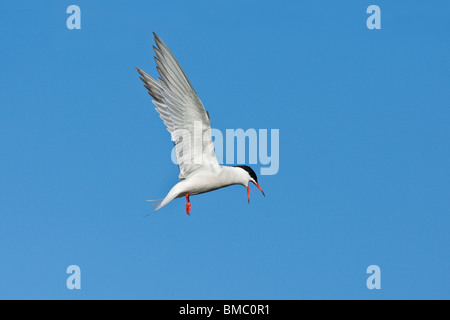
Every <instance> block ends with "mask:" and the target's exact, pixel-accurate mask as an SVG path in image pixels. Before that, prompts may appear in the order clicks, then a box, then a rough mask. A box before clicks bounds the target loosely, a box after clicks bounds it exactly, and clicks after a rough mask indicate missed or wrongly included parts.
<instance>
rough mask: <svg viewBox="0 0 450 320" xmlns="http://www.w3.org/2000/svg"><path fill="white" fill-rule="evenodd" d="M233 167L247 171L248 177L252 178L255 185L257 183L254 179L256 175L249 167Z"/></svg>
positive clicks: (256, 179)
mask: <svg viewBox="0 0 450 320" xmlns="http://www.w3.org/2000/svg"><path fill="white" fill-rule="evenodd" d="M235 167H238V168H242V169H244V170H245V171H247V172H248V174H249V175H250V177H252V178H253V180H255V181H256V183H258V178H257V177H256V173H255V171H253V169H252V168H250V167H249V166H235Z"/></svg>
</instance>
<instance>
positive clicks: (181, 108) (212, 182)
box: [136, 33, 265, 214]
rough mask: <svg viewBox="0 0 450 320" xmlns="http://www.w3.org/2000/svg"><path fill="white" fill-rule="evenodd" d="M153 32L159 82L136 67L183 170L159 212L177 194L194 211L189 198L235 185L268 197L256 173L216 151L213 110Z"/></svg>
mask: <svg viewBox="0 0 450 320" xmlns="http://www.w3.org/2000/svg"><path fill="white" fill-rule="evenodd" d="M153 35H154V37H155V43H156V47H155V46H154V47H153V50H154V51H155V55H156V56H155V57H154V58H155V62H156V69H157V71H158V73H159V76H160V77H159V78H158V79H157V80H155V79H154V78H152V77H151V76H149V75H148V74H147V73H145V72H144V71H142V70H141V69H139V68H137V67H136V69H137V71H138V72H139V74H140V75H141V77H140V79H141V80H142V81H143V82H144V87H145V88H147V90H148V93H149V94H150V96H151V97H152V98H153V103H154V104H155V106H156V111H157V112H158V113H159V115H160V117H161V119H162V120H163V122H164V124H165V125H166V126H167V130H168V131H169V132H170V134H171V138H172V141H173V142H174V144H175V154H176V157H177V163H178V167H179V169H180V174H179V179H180V182H178V183H177V184H176V185H175V186H174V187H173V188H172V189H171V190H170V191H169V193H168V194H167V195H166V197H165V198H164V199H163V200H161V201H158V202H157V203H156V204H155V211H157V210H159V209H161V208H162V207H164V206H165V205H167V204H168V203H169V202H171V201H172V200H174V199H176V198H181V197H186V213H187V214H190V213H191V202H190V200H189V197H190V196H193V195H197V194H201V193H205V192H209V191H213V190H217V189H220V188H224V187H228V186H231V185H234V184H237V185H243V186H244V187H246V188H247V198H248V202H250V188H249V183H250V182H252V183H253V184H255V185H256V187H257V188H258V189H259V190H260V191H261V192H262V194H263V195H264V192H263V190H262V189H261V187H260V185H259V184H258V178H257V176H256V174H255V172H254V171H253V170H252V169H251V168H250V167H249V166H244V165H242V166H221V165H219V162H218V161H217V157H216V155H215V153H214V146H213V141H212V136H211V122H210V118H209V113H208V112H207V111H206V110H205V108H204V107H203V104H202V102H201V101H200V99H199V97H198V96H197V93H196V92H195V90H194V88H193V87H192V85H191V83H190V82H189V79H188V78H187V76H186V74H185V73H184V71H183V69H181V66H180V64H179V63H178V61H177V60H176V59H175V57H174V56H173V54H172V52H171V51H170V50H169V48H168V47H167V46H166V44H165V43H164V42H163V41H162V40H161V38H160V37H158V36H157V35H156V34H155V33H153ZM264 196H265V195H264Z"/></svg>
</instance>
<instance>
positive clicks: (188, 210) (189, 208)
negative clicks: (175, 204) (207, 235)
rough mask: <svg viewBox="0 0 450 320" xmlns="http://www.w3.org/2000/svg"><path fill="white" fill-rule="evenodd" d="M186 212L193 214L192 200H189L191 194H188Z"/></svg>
mask: <svg viewBox="0 0 450 320" xmlns="http://www.w3.org/2000/svg"><path fill="white" fill-rule="evenodd" d="M186 213H187V214H191V202H190V201H189V195H188V194H187V195H186Z"/></svg>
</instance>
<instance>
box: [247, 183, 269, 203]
mask: <svg viewBox="0 0 450 320" xmlns="http://www.w3.org/2000/svg"><path fill="white" fill-rule="evenodd" d="M251 182H252V183H253V184H254V185H255V186H256V187H258V189H259V191H261V193H262V194H263V196H264V197H265V196H266V195H265V194H264V191H263V189H261V187H260V186H259V184H257V183H256V182H253V181H251ZM247 198H248V202H249V203H250V187H249V186H248V185H247Z"/></svg>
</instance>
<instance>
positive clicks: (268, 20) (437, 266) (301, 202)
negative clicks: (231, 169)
mask: <svg viewBox="0 0 450 320" xmlns="http://www.w3.org/2000/svg"><path fill="white" fill-rule="evenodd" d="M71 4H76V5H78V6H80V8H81V30H68V29H67V28H66V19H67V17H68V16H69V15H68V14H66V8H67V7H68V6H69V5H71ZM371 4H376V5H379V6H380V8H381V19H382V20H381V26H382V29H381V30H368V29H367V27H366V19H367V18H368V16H369V15H368V14H366V8H367V7H368V6H369V5H371ZM449 11H450V4H449V2H448V1H433V2H429V1H395V2H393V1H379V0H377V1H356V0H355V1H261V0H260V1H133V2H124V1H95V2H94V3H93V2H92V1H82V0H77V1H45V2H40V3H37V2H36V3H34V2H32V3H30V2H26V1H14V2H12V1H8V2H6V3H4V4H3V5H2V15H1V19H0V28H1V30H2V32H1V33H0V40H1V43H2V45H1V46H0V56H1V66H2V72H1V73H0V81H1V86H0V104H1V116H0V130H1V135H0V148H1V153H0V174H1V179H0V209H1V218H2V222H1V223H0V255H1V263H0V298H2V299H5V298H19V299H31V298H37V299H352V298H354V299H418V298H441V299H442V298H446V299H449V298H450V294H449V285H450V275H449V272H448V271H449V270H450V250H449V248H448V247H449V243H450V233H449V224H450V217H449V190H450V189H449V183H450V179H449V178H450V175H449V173H450V172H449V161H448V159H449V138H450V135H449V120H450V118H449V116H450V111H449V104H448V101H449V99H450V94H449V93H450V90H449V88H448V84H449V80H450V79H449V54H450V52H449V49H450V44H449V41H448V32H449V28H448V12H449ZM152 31H155V32H157V33H158V34H159V35H160V36H161V37H162V39H163V40H164V41H165V42H166V43H167V45H168V46H169V47H170V48H171V50H172V51H173V52H174V54H175V56H176V57H177V59H178V60H179V61H180V63H181V65H182V66H183V68H184V70H185V72H186V73H187V75H188V76H189V78H190V80H191V82H192V84H193V85H194V87H195V89H196V91H197V93H198V94H199V96H200V98H201V99H202V101H203V103H204V105H205V106H206V109H207V110H208V111H209V113H210V115H211V118H212V124H213V126H214V127H215V128H218V129H221V130H225V129H228V128H233V129H234V128H243V129H248V128H256V129H279V130H280V169H279V172H278V174H276V175H273V176H260V177H259V181H260V184H261V186H262V187H263V189H264V191H265V193H266V195H267V196H266V198H263V197H262V196H261V195H260V194H259V191H257V190H256V188H253V189H254V190H253V191H254V192H252V201H251V203H250V204H247V199H246V192H245V188H243V187H241V186H234V187H229V188H226V189H223V190H218V191H214V192H211V193H207V194H204V195H201V196H195V197H192V198H191V200H192V215H191V216H187V215H186V214H185V212H184V206H185V202H184V200H183V199H179V200H176V201H174V202H172V203H171V204H169V205H168V206H167V207H165V208H163V209H161V211H159V212H158V214H156V215H152V216H150V217H144V216H145V215H146V214H147V213H149V212H150V211H151V205H150V204H149V203H148V202H145V200H146V199H155V198H161V197H163V196H164V195H165V194H166V192H168V190H169V189H170V188H171V186H172V185H173V184H175V183H176V182H177V175H178V172H177V167H176V166H175V165H173V164H172V163H171V161H170V151H171V148H172V144H171V142H170V138H169V134H168V133H167V131H166V130H165V128H164V126H163V124H162V122H161V120H160V119H159V117H158V115H157V113H156V112H155V111H154V108H153V105H152V104H151V100H150V98H149V96H148V94H147V93H146V90H145V89H144V88H143V87H142V84H141V82H140V80H139V79H138V74H137V72H136V70H135V69H134V66H139V67H140V68H142V69H144V70H145V71H147V72H148V73H149V74H151V75H153V76H155V75H156V70H155V63H154V61H153V58H152V55H153V52H152V46H153V44H154V43H153V38H152ZM254 167H255V168H259V166H258V165H256V166H254ZM72 264H75V265H79V266H80V268H81V272H82V277H81V279H82V280H81V282H82V284H81V285H82V289H81V290H79V291H77V290H74V291H71V290H68V289H67V288H66V279H67V277H68V275H67V274H66V268H67V267H68V266H69V265H72ZM373 264H375V265H378V266H380V268H381V286H382V289H381V290H368V289H367V287H366V279H367V277H368V275H367V274H366V268H367V267H368V266H369V265H373Z"/></svg>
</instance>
